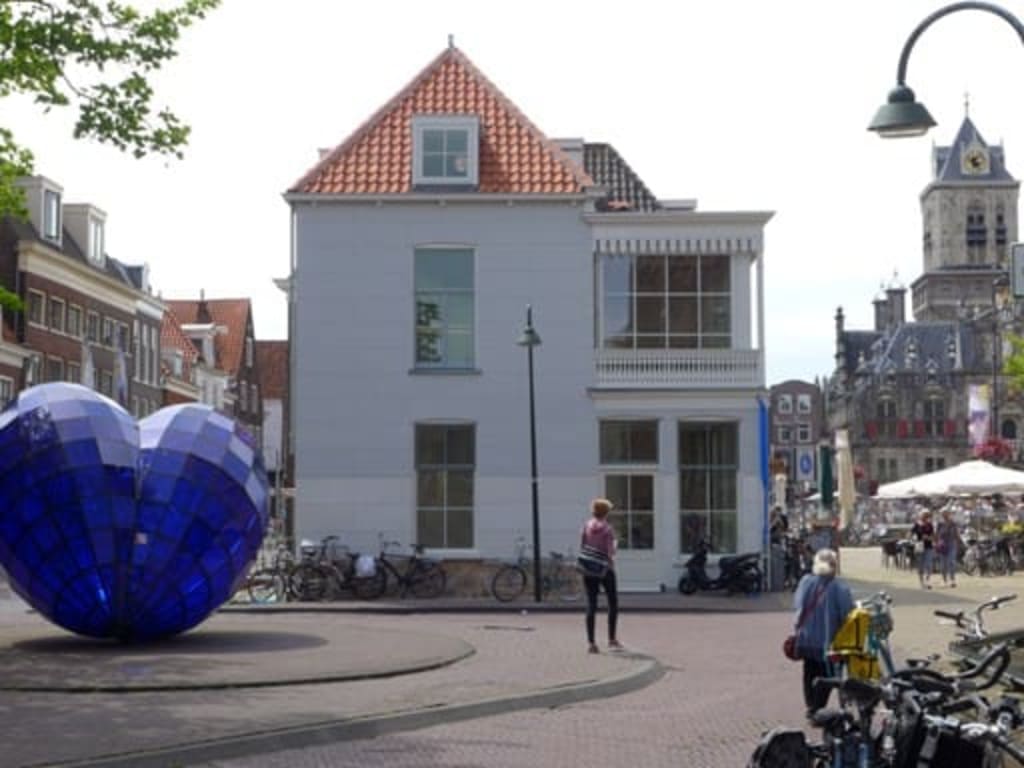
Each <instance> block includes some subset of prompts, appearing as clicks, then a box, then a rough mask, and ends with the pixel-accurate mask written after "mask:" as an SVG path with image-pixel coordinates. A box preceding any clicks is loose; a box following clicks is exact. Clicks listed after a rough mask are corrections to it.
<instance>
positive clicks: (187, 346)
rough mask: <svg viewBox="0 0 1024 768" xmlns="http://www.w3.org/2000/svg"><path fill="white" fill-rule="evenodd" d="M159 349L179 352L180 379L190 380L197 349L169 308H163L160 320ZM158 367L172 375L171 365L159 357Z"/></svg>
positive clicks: (197, 354) (197, 355) (196, 357)
mask: <svg viewBox="0 0 1024 768" xmlns="http://www.w3.org/2000/svg"><path fill="white" fill-rule="evenodd" d="M160 349H161V350H165V351H166V350H175V349H176V350H178V351H180V352H181V357H182V371H181V379H182V380H184V381H191V380H192V366H193V365H195V364H196V361H197V360H198V359H199V350H197V349H196V347H195V345H194V344H193V343H192V340H191V339H189V338H188V336H186V335H185V332H184V331H182V330H181V323H180V321H179V320H178V317H177V316H176V315H175V314H174V311H173V310H171V309H165V310H164V316H163V319H162V320H161V322H160ZM160 368H161V370H162V371H163V372H164V373H165V374H167V375H172V370H171V366H170V364H169V363H168V361H167V360H165V359H161V361H160Z"/></svg>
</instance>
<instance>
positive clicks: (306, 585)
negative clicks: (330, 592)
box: [291, 565, 328, 601]
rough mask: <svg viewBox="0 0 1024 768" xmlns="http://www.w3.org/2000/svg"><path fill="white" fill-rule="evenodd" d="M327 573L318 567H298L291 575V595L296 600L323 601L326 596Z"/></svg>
mask: <svg viewBox="0 0 1024 768" xmlns="http://www.w3.org/2000/svg"><path fill="white" fill-rule="evenodd" d="M327 581H328V574H327V571H326V570H325V569H323V568H321V567H320V566H318V565H300V566H299V567H298V568H296V569H295V571H294V572H293V573H292V578H291V594H292V597H294V598H295V599H296V600H302V601H311V600H323V599H324V596H325V595H326V594H327Z"/></svg>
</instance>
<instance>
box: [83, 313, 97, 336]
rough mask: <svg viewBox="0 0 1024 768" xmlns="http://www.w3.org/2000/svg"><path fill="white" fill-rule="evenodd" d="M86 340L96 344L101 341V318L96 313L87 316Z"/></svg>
mask: <svg viewBox="0 0 1024 768" xmlns="http://www.w3.org/2000/svg"><path fill="white" fill-rule="evenodd" d="M85 338H86V340H87V341H91V342H94V343H95V342H98V341H99V340H100V316H99V315H98V314H97V313H95V312H88V313H86V315H85Z"/></svg>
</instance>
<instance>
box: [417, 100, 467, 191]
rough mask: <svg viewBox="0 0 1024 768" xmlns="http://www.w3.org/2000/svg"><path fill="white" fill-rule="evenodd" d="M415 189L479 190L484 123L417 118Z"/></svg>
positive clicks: (458, 117) (457, 117)
mask: <svg viewBox="0 0 1024 768" xmlns="http://www.w3.org/2000/svg"><path fill="white" fill-rule="evenodd" d="M412 130H413V185H415V186H462V187H467V186H476V185H477V179H478V173H477V172H478V167H479V164H478V155H479V146H480V122H479V120H478V119H477V117H476V115H452V116H440V115H431V116H424V117H414V118H413V120H412Z"/></svg>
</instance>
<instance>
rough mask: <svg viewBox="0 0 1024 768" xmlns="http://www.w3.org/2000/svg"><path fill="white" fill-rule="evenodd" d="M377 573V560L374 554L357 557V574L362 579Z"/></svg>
mask: <svg viewBox="0 0 1024 768" xmlns="http://www.w3.org/2000/svg"><path fill="white" fill-rule="evenodd" d="M376 573H377V561H376V560H374V559H373V555H360V556H359V557H357V558H356V576H357V577H358V578H360V579H368V578H370V577H371V576H374V575H376Z"/></svg>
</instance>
